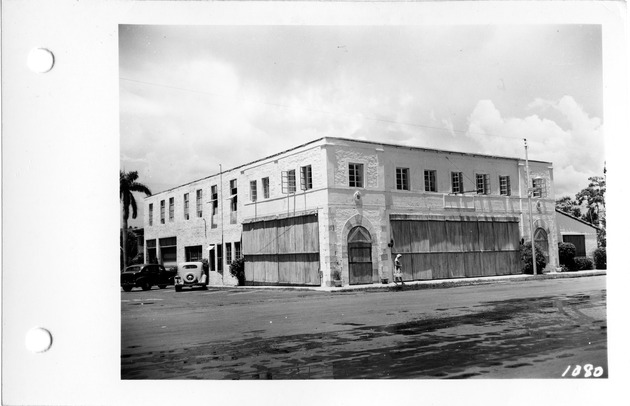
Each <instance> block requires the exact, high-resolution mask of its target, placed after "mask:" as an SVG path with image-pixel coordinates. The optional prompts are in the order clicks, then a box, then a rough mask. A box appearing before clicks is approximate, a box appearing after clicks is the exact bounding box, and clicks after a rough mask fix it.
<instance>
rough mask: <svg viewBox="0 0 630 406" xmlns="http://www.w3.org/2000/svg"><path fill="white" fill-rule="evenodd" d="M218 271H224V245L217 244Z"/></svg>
mask: <svg viewBox="0 0 630 406" xmlns="http://www.w3.org/2000/svg"><path fill="white" fill-rule="evenodd" d="M217 271H219V272H222V271H223V245H221V244H219V245H217Z"/></svg>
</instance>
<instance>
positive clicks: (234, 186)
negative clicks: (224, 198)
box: [230, 179, 238, 211]
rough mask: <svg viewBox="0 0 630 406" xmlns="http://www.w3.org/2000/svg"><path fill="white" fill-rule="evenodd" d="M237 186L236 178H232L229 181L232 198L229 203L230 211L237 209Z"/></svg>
mask: <svg viewBox="0 0 630 406" xmlns="http://www.w3.org/2000/svg"><path fill="white" fill-rule="evenodd" d="M237 195H238V187H237V183H236V179H232V180H231V181H230V198H231V200H232V202H231V204H230V209H231V210H232V211H236V210H237V209H238V205H237V198H238V196H237Z"/></svg>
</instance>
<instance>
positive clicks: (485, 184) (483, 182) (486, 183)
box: [477, 173, 490, 195]
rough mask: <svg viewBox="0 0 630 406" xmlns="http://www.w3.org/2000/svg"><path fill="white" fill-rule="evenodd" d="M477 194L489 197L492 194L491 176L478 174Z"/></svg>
mask: <svg viewBox="0 0 630 406" xmlns="http://www.w3.org/2000/svg"><path fill="white" fill-rule="evenodd" d="M477 194H478V195H488V194H490V176H488V174H486V173H478V174H477Z"/></svg>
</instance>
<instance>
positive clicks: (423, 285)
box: [208, 270, 606, 293]
mask: <svg viewBox="0 0 630 406" xmlns="http://www.w3.org/2000/svg"><path fill="white" fill-rule="evenodd" d="M601 275H606V270H592V271H577V272H562V273H557V272H551V273H546V274H542V275H525V274H521V275H505V276H485V277H479V278H458V279H440V280H430V281H412V282H407V283H405V285H404V288H403V287H401V286H398V285H396V284H394V283H388V284H386V285H383V284H373V285H355V286H342V287H339V288H334V287H321V286H317V287H309V286H225V285H211V286H208V287H212V288H216V289H243V290H246V289H265V290H304V291H314V292H330V293H347V292H388V291H400V290H421V289H446V288H454V287H459V286H472V285H490V284H493V283H509V282H528V281H533V280H545V279H565V278H585V277H590V276H601Z"/></svg>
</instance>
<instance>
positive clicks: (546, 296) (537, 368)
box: [121, 276, 608, 379]
mask: <svg viewBox="0 0 630 406" xmlns="http://www.w3.org/2000/svg"><path fill="white" fill-rule="evenodd" d="M121 311H122V326H121V327H122V342H121V377H122V379H364V378H395V379H431V378H432V379H435V378H443V379H448V378H565V379H576V378H585V377H587V378H597V377H598V378H605V377H607V376H608V364H607V341H606V340H607V334H606V333H607V331H606V327H607V324H606V279H605V276H593V277H585V278H575V279H573V278H568V279H549V280H530V281H518V282H517V281H508V282H506V281H502V282H497V283H493V284H488V285H475V286H461V287H451V288H439V289H422V290H409V291H404V290H403V291H394V292H343V293H339V292H337V293H335V292H315V291H295V290H271V289H243V288H240V289H239V288H233V289H212V288H210V289H209V290H206V291H204V290H196V291H184V292H178V293H176V292H175V291H174V289H173V287H169V288H167V289H165V290H159V289H157V288H154V289H153V290H151V291H147V292H143V291H140V290H134V291H132V292H129V293H126V292H122V291H121ZM578 366H579V367H578Z"/></svg>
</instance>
